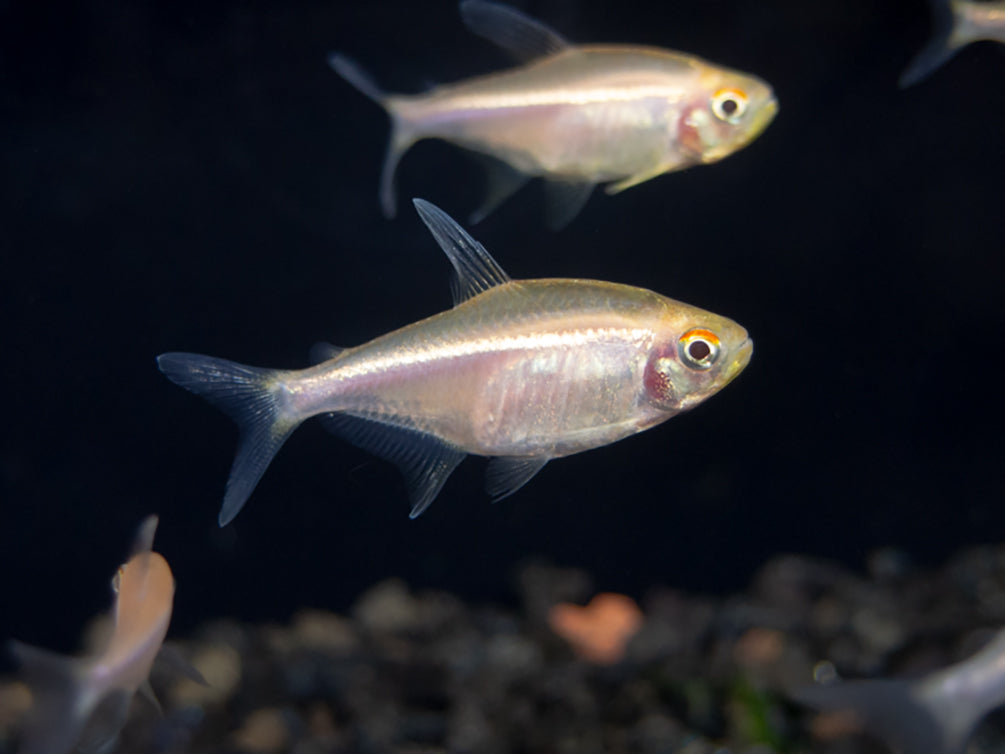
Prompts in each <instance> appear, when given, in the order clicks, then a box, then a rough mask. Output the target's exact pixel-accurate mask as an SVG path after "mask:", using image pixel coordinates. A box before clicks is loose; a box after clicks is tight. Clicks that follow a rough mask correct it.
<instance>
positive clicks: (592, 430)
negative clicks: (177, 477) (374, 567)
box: [157, 199, 753, 526]
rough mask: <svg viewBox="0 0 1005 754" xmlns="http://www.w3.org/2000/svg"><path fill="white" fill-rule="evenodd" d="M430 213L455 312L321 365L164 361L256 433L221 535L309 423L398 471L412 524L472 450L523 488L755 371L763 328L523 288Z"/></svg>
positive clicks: (581, 291)
mask: <svg viewBox="0 0 1005 754" xmlns="http://www.w3.org/2000/svg"><path fill="white" fill-rule="evenodd" d="M414 201H415V207H416V209H417V210H418V212H419V215H420V216H421V217H422V220H423V221H424V222H425V223H426V225H427V226H428V228H429V230H430V231H431V232H432V233H433V236H434V237H435V238H436V240H437V242H438V243H439V244H440V246H441V247H442V248H443V251H444V252H445V253H446V254H447V256H448V257H449V259H450V262H451V264H452V265H453V268H454V273H455V276H454V280H453V286H452V290H453V294H454V304H455V305H454V308H453V309H450V310H449V311H446V312H442V313H441V314H437V315H435V316H433V317H429V318H428V319H424V320H421V321H419V322H416V323H415V324H412V325H409V326H407V327H404V328H402V329H400V330H396V331H394V332H392V333H389V334H387V335H384V336H382V337H379V338H376V339H375V340H372V341H370V342H369V343H366V344H364V345H361V346H357V347H356V348H346V349H339V348H335V347H334V346H325V347H323V348H322V349H321V351H322V352H318V353H315V356H317V357H318V359H317V360H320V359H322V358H323V359H325V360H324V361H323V362H322V363H320V364H318V365H317V366H314V367H311V368H308V369H303V370H299V371H290V370H272V369H260V368H255V367H248V366H242V365H240V364H235V363H233V362H230V361H225V360H223V359H216V358H212V357H209V356H198V355H195V354H187V353H166V354H163V355H162V356H160V357H159V358H158V360H157V363H158V364H159V366H160V369H161V371H162V372H163V373H164V374H165V375H167V377H168V378H169V379H170V380H171V381H173V382H175V383H176V384H178V385H180V386H182V387H184V388H186V389H187V390H190V391H192V392H193V393H197V394H198V395H201V396H203V397H204V398H206V399H207V400H209V401H210V402H211V403H214V404H216V405H217V406H219V407H220V408H221V409H222V410H223V411H225V412H226V413H228V414H229V415H230V416H231V418H233V419H234V420H235V421H236V422H237V424H238V425H239V427H240V428H241V431H242V436H241V440H240V443H239V444H238V449H237V457H236V458H235V460H234V465H233V467H232V469H231V472H230V479H229V480H228V482H227V490H226V493H225V495H224V500H223V508H222V510H221V512H220V525H221V526H222V525H225V524H227V523H228V522H229V521H231V520H232V519H233V518H234V516H236V515H237V513H238V511H240V509H241V507H242V506H243V505H244V503H245V501H246V500H247V499H248V496H249V495H250V494H251V492H252V490H253V489H254V487H255V485H256V484H257V483H258V480H259V479H260V478H261V476H262V474H263V472H264V471H265V468H266V467H267V466H268V464H269V462H270V461H271V460H272V457H273V456H274V455H275V453H276V451H278V450H279V448H280V446H281V445H282V444H283V442H284V441H285V440H286V438H287V437H289V435H290V433H291V432H293V430H294V429H296V427H297V426H298V425H299V424H300V423H301V422H302V421H304V420H305V419H308V418H309V417H311V416H315V415H318V414H321V415H327V417H328V422H327V423H328V425H329V427H330V428H331V429H332V430H333V431H334V432H335V433H336V434H338V435H340V436H342V437H344V438H346V439H348V440H349V441H350V442H353V443H355V444H356V445H358V446H360V447H362V448H365V449H367V450H369V451H371V452H373V453H375V454H377V455H379V456H381V457H383V458H385V459H388V460H390V461H392V462H394V463H396V464H397V465H398V466H399V467H400V469H401V470H402V472H403V473H404V475H405V477H406V479H407V482H408V485H409V489H410V497H411V501H412V512H411V515H412V518H414V517H416V516H418V515H419V514H420V513H422V512H423V511H424V510H425V509H426V507H428V506H429V504H430V503H431V502H432V501H433V498H435V497H436V495H437V493H439V491H440V488H441V487H442V486H443V484H444V482H446V480H447V477H448V476H449V475H450V473H451V472H452V471H453V470H454V468H456V466H457V465H458V464H459V463H460V462H461V461H462V460H463V459H464V457H465V456H466V455H467V454H469V453H472V454H476V455H482V456H492V457H493V459H492V461H490V463H489V468H488V479H487V489H488V492H489V494H490V495H491V496H492V497H493V498H494V499H495V500H499V499H501V498H504V497H506V496H507V495H510V494H512V493H513V492H516V490H518V489H519V488H520V487H522V486H523V485H524V484H525V483H526V482H527V481H529V480H530V479H531V477H533V476H534V475H535V474H536V473H537V472H538V471H540V470H541V468H542V467H543V466H544V465H545V463H547V462H548V461H549V460H550V459H552V458H558V457H560V456H567V455H571V454H573V453H578V452H580V451H582V450H588V449H590V448H597V447H600V446H601V445H607V444H608V443H612V442H614V441H615V440H620V439H621V438H623V437H627V436H629V435H632V434H635V433H636V432H641V431H642V430H644V429H648V428H649V427H652V426H655V425H656V424H659V423H660V422H662V421H664V420H666V419H668V418H670V417H671V416H674V415H676V414H678V413H680V412H681V411H685V410H687V409H689V408H691V407H693V406H695V405H697V404H698V403H701V402H702V401H703V400H705V399H706V398H708V397H709V396H710V395H712V394H714V393H716V392H717V391H718V390H720V389H721V388H722V387H724V386H725V385H726V384H727V383H728V382H729V381H730V380H732V379H733V378H734V377H736V376H737V375H738V374H739V373H740V371H741V370H742V369H743V368H744V367H745V366H746V365H747V362H748V361H749V360H750V355H751V352H752V350H753V346H752V344H751V342H750V340H749V339H748V338H747V332H746V330H744V329H743V328H742V327H740V326H739V325H737V324H736V323H735V322H732V321H730V320H728V319H726V318H725V317H720V316H718V315H715V314H710V313H709V312H705V311H702V310H701V309H697V308H695V307H693V306H688V305H687V304H682V303H679V302H677V301H672V300H670V299H668V298H664V297H663V296H660V295H658V294H656V293H653V292H652V291H648V290H645V289H642V288H633V287H630V286H627V285H617V284H614V283H604V282H595V281H590V280H565V279H554V280H523V281H513V280H510V277H509V276H508V275H507V274H506V273H505V272H503V271H502V269H501V268H500V267H499V265H498V264H496V262H495V260H494V259H492V257H491V256H489V254H488V252H487V251H486V250H485V249H484V248H483V247H482V245H481V244H479V243H478V242H477V241H475V240H474V239H473V238H471V236H469V235H468V234H467V233H465V232H464V230H463V229H462V228H461V227H460V226H459V225H457V223H455V222H454V221H453V220H452V219H451V218H450V217H449V216H447V215H446V214H445V213H444V212H442V211H441V210H439V209H437V208H436V207H434V206H433V205H431V204H429V203H428V202H424V201H422V200H421V199H416V200H414Z"/></svg>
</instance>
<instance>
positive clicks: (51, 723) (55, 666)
mask: <svg viewBox="0 0 1005 754" xmlns="http://www.w3.org/2000/svg"><path fill="white" fill-rule="evenodd" d="M9 647H10V652H11V654H12V655H13V656H14V659H15V660H16V661H17V662H18V664H19V665H20V666H21V674H22V677H23V678H24V680H25V682H26V683H27V684H28V686H29V688H30V689H31V696H32V706H31V711H30V712H29V713H28V718H27V720H26V722H25V726H24V728H23V730H22V734H21V747H20V748H19V749H18V751H19V752H20V754H62V753H63V752H68V751H70V749H71V748H72V747H73V746H74V744H76V743H77V741H78V739H79V738H80V735H81V733H82V731H83V729H84V725H85V724H86V723H87V720H88V717H90V714H91V712H92V711H93V709H94V705H95V703H96V702H97V699H96V698H95V697H94V696H93V692H92V691H91V690H90V689H88V686H87V682H86V681H87V676H86V670H85V668H84V666H83V664H82V663H81V661H80V660H76V659H74V658H72V657H63V656H61V655H58V654H55V653H53V652H49V651H47V650H44V649H39V648H38V647H32V646H30V645H28V644H22V643H21V642H18V641H12V642H10V644H9Z"/></svg>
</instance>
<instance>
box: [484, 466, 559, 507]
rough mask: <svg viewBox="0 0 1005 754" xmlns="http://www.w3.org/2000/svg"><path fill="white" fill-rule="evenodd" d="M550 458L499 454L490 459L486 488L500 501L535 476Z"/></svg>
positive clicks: (493, 499) (496, 500) (493, 500)
mask: <svg viewBox="0 0 1005 754" xmlns="http://www.w3.org/2000/svg"><path fill="white" fill-rule="evenodd" d="M549 460H550V459H548V458H512V457H507V456H499V457H496V458H493V459H491V460H490V461H489V466H488V469H486V471H485V490H486V491H487V492H488V493H489V495H490V496H491V497H492V502H493V503H498V502H499V501H500V500H502V499H503V498H505V497H509V496H510V495H512V494H513V493H514V492H516V491H517V490H518V489H520V488H521V487H523V486H524V485H525V484H527V482H529V481H530V480H531V479H533V478H534V475H535V474H537V472H539V471H540V470H541V469H543V468H544V465H545V464H546V463H548V461H549Z"/></svg>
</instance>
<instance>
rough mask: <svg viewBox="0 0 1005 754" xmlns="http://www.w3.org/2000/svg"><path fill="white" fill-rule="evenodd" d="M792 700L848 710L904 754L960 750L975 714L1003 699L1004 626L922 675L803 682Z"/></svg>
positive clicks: (958, 753) (957, 752)
mask: <svg viewBox="0 0 1005 754" xmlns="http://www.w3.org/2000/svg"><path fill="white" fill-rule="evenodd" d="M791 696H792V697H793V698H794V699H795V701H797V702H799V703H801V704H805V705H807V706H808V707H812V708H813V709H817V710H821V711H835V712H849V713H851V714H852V716H853V717H854V719H855V721H856V722H857V723H858V724H859V725H861V726H862V727H863V728H865V729H866V730H868V731H870V732H872V733H874V734H876V735H877V736H879V737H880V738H881V739H882V740H884V741H885V742H886V743H887V744H889V746H890V747H891V748H892V749H893V750H894V751H898V752H904V754H963V752H964V751H965V750H966V748H967V742H968V741H969V739H970V737H971V736H972V735H973V732H974V729H975V728H976V727H977V724H978V723H979V722H980V721H981V719H982V718H983V717H984V716H985V715H987V714H988V713H989V712H990V711H991V710H993V709H995V708H997V707H1000V706H1001V705H1003V704H1005V631H1000V632H998V633H997V634H996V635H995V636H994V637H993V638H992V639H991V641H990V642H988V644H987V645H986V646H985V647H984V648H983V649H981V650H980V651H979V652H977V653H976V654H974V655H973V656H972V657H969V658H967V659H966V660H964V661H963V662H960V663H957V664H956V665H950V666H949V667H948V668H945V669H943V670H939V671H936V672H934V673H931V674H930V675H927V676H925V677H923V678H918V679H916V680H911V681H906V680H898V679H876V680H863V681H836V682H833V683H825V684H818V685H815V686H806V687H804V688H801V689H798V690H796V691H795V692H793V693H792V694H791Z"/></svg>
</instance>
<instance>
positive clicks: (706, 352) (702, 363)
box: [677, 328, 721, 371]
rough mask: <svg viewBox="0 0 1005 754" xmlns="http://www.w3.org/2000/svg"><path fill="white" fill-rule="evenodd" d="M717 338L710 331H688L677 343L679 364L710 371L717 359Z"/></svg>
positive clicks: (696, 329) (698, 329)
mask: <svg viewBox="0 0 1005 754" xmlns="http://www.w3.org/2000/svg"><path fill="white" fill-rule="evenodd" d="M720 350H721V346H720V343H719V337H718V336H717V335H716V334H715V333H714V332H712V331H711V330H704V329H701V328H695V329H694V330H688V331H687V332H686V333H684V334H683V335H681V336H680V340H678V341H677V354H678V355H679V356H680V360H681V363H682V364H684V365H686V366H688V367H690V368H691V369H700V370H702V371H704V370H706V369H711V368H712V365H713V364H715V362H716V360H717V359H718V358H719V352H720Z"/></svg>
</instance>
